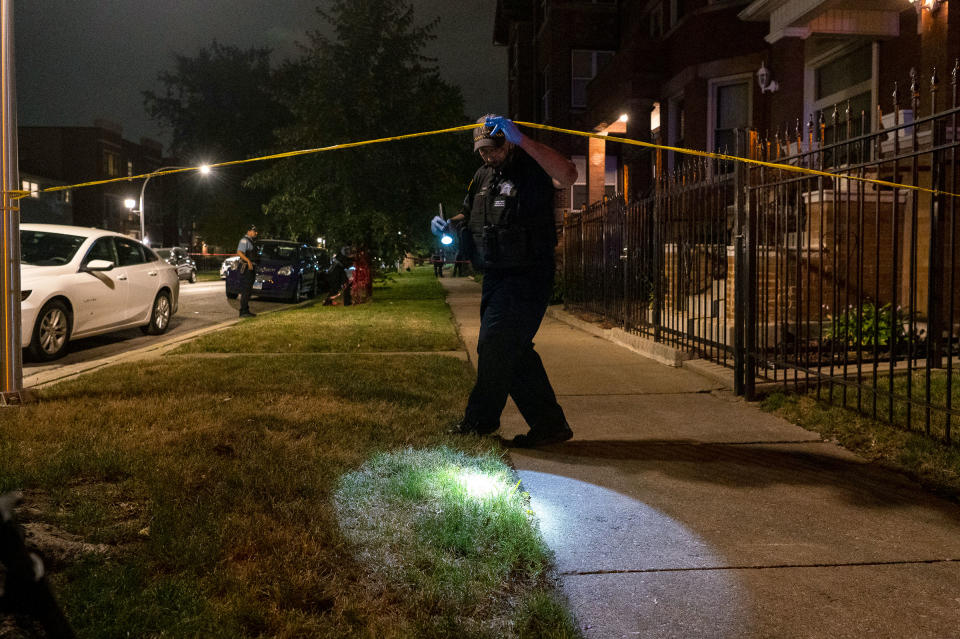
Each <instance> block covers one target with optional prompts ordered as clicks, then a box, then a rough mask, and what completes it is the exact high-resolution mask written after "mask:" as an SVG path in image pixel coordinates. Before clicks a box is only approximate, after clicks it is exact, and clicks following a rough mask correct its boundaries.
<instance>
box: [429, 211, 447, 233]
mask: <svg viewBox="0 0 960 639" xmlns="http://www.w3.org/2000/svg"><path fill="white" fill-rule="evenodd" d="M446 228H447V221H446V220H445V219H443V218H442V217H440V216H439V215H435V216H433V219H432V220H430V232H431V233H433V234H434V235H437V236H440V235H443V234H444V233H445V232H446V231H445V229H446Z"/></svg>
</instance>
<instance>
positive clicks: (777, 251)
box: [563, 69, 960, 441]
mask: <svg viewBox="0 0 960 639" xmlns="http://www.w3.org/2000/svg"><path fill="white" fill-rule="evenodd" d="M958 73H960V71H958V70H957V69H955V70H954V74H953V81H952V83H951V85H950V91H948V92H943V91H941V90H940V87H939V83H938V81H937V79H936V76H935V75H934V78H933V79H932V81H931V85H930V90H929V92H928V93H927V97H926V98H925V99H921V92H920V90H919V88H918V81H917V79H916V76H915V74H914V77H913V82H912V83H911V87H910V92H909V96H907V97H908V99H906V100H901V97H900V95H899V91H895V92H894V95H893V103H892V104H891V105H890V110H889V111H888V112H883V111H882V110H880V109H878V110H877V112H876V113H864V112H861V113H856V114H854V113H851V112H850V108H849V106H847V107H846V108H843V109H841V108H834V109H833V111H832V113H829V114H826V113H825V114H818V117H817V118H816V119H813V118H811V119H810V121H808V122H807V124H806V125H805V126H804V125H801V124H800V123H799V122H798V124H797V126H796V127H795V128H794V130H793V131H791V132H786V131H782V132H778V133H776V134H774V135H773V136H770V137H768V138H766V139H761V138H760V137H759V136H758V135H757V134H756V132H746V133H744V134H742V135H741V139H740V148H739V154H740V155H742V156H745V157H746V156H748V157H751V158H753V159H760V160H766V161H771V162H777V163H781V164H787V165H791V166H795V167H804V168H811V169H816V170H818V171H824V172H827V173H829V174H830V175H829V176H824V175H811V174H804V173H797V172H791V171H786V170H782V169H777V168H770V167H761V166H756V165H748V164H744V163H739V162H738V163H736V164H735V166H732V167H726V166H720V165H717V164H716V163H713V164H709V163H707V162H706V161H704V162H694V163H690V162H687V163H686V164H685V166H684V168H683V169H682V170H681V171H679V172H677V173H675V174H673V175H670V176H668V177H667V176H663V175H661V177H660V178H659V179H658V180H657V182H656V189H655V192H654V194H653V195H652V196H651V197H648V198H646V199H643V200H638V201H633V202H629V203H625V202H624V201H623V200H622V199H610V200H605V201H603V202H599V203H597V204H594V205H593V206H592V207H590V208H589V209H587V210H585V211H582V212H578V213H573V214H570V215H568V216H567V217H566V219H565V220H564V225H563V278H564V288H565V296H566V304H567V306H568V307H570V308H572V309H575V310H579V311H583V312H588V313H592V314H595V315H596V316H598V317H599V318H601V319H602V320H604V321H606V322H609V323H611V324H615V325H617V326H620V327H622V328H623V329H625V330H627V331H631V332H635V333H639V334H641V335H645V336H648V337H650V338H652V339H655V340H657V341H660V342H665V343H668V344H672V345H674V346H676V347H678V348H682V349H685V350H688V351H691V352H693V353H695V354H696V355H698V356H700V357H705V358H708V359H711V360H713V361H716V362H718V363H721V364H724V365H728V366H731V367H732V368H733V369H734V379H735V386H736V390H737V392H739V393H742V394H745V395H747V396H748V397H752V396H753V395H754V393H755V391H756V385H757V383H775V384H780V385H782V386H783V387H785V388H788V389H809V390H811V391H813V392H815V393H816V394H817V396H818V397H820V398H822V399H825V400H827V401H831V402H835V403H837V404H840V405H843V406H847V407H850V408H855V409H857V410H860V411H862V412H864V413H866V414H869V415H870V416H871V417H873V418H876V419H881V420H884V421H887V422H890V423H893V424H897V425H901V426H903V427H905V428H907V429H911V430H922V431H924V432H925V433H927V434H929V435H931V436H934V437H937V438H940V439H943V440H946V441H950V440H951V437H952V434H951V430H952V429H951V425H952V422H953V421H954V418H955V416H956V415H958V414H960V412H958V410H957V408H956V405H957V399H958V397H957V396H956V394H957V392H958V391H957V390H956V389H955V386H956V385H955V383H954V370H953V369H954V359H955V358H956V356H957V355H958V346H960V340H958V333H960V318H958V311H960V308H958V306H960V304H958V302H960V300H958V296H960V292H958V291H957V284H958V277H960V263H958V259H957V257H958V256H957V250H956V244H957V239H958V229H957V219H956V213H957V201H958V198H957V197H954V196H953V195H951V194H955V193H957V191H958V189H960V185H958V170H960V165H958V162H957V153H958V149H960V141H958V136H957V133H958V131H960V129H958V127H957V124H958V116H960V108H958V86H957V75H958ZM943 93H948V95H947V96H946V97H944V96H943ZM901 102H905V103H904V104H901ZM924 113H926V115H924ZM868 180H872V181H868ZM877 181H879V182H881V183H882V184H878V183H877ZM898 185H899V186H898ZM908 186H916V187H922V188H923V189H928V190H915V189H911V188H907V187H908ZM931 191H932V192H931Z"/></svg>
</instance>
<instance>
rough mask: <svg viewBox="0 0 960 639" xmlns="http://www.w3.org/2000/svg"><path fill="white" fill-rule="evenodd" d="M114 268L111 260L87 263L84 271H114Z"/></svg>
mask: <svg viewBox="0 0 960 639" xmlns="http://www.w3.org/2000/svg"><path fill="white" fill-rule="evenodd" d="M113 267H114V264H113V262H111V261H109V260H90V261H89V262H87V263H86V264H85V265H84V266H83V269H82V270H84V271H112V270H113Z"/></svg>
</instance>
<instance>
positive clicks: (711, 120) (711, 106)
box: [707, 73, 754, 155]
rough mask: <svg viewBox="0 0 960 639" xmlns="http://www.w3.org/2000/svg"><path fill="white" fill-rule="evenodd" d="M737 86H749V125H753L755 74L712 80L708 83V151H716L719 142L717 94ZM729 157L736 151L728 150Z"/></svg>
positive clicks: (738, 74)
mask: <svg viewBox="0 0 960 639" xmlns="http://www.w3.org/2000/svg"><path fill="white" fill-rule="evenodd" d="M737 84H746V85H747V124H746V126H748V127H749V126H751V125H752V124H753V97H754V96H753V74H752V73H736V74H733V75H727V76H721V77H717V78H711V79H710V80H709V82H708V83H707V86H708V90H707V150H708V151H710V152H711V153H713V152H715V151H716V141H717V115H718V114H717V106H718V105H719V101H718V100H717V92H718V91H719V90H720V89H722V88H723V87H729V86H734V85H737ZM728 152H729V155H734V154H735V153H736V149H728Z"/></svg>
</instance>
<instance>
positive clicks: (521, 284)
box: [463, 147, 568, 434]
mask: <svg viewBox="0 0 960 639" xmlns="http://www.w3.org/2000/svg"><path fill="white" fill-rule="evenodd" d="M555 192H556V189H555V188H554V186H553V180H552V179H551V178H550V176H549V175H548V174H547V173H546V172H545V171H544V170H543V169H542V168H541V167H540V165H539V164H537V162H536V161H535V160H533V158H531V157H530V156H529V155H528V154H527V153H526V152H525V151H524V150H523V149H521V148H519V147H514V148H513V150H512V151H511V156H510V157H509V158H508V159H507V161H506V162H505V163H504V165H503V166H501V167H500V168H493V167H490V166H486V165H485V166H482V167H480V169H478V170H477V172H476V174H474V177H473V181H472V182H471V183H470V187H469V188H468V192H467V197H466V199H465V200H464V203H463V213H464V215H465V216H466V227H465V228H464V232H463V242H464V245H465V246H464V250H465V251H466V252H468V254H469V255H470V256H471V261H472V262H473V265H474V267H476V268H477V269H480V270H482V271H483V289H482V294H481V300H480V317H481V323H480V336H479V343H478V345H477V354H478V356H479V357H478V362H477V383H476V385H475V386H474V387H473V391H472V392H471V393H470V399H469V401H468V402H467V409H466V413H465V416H464V425H465V426H467V427H468V428H470V429H472V430H474V431H476V432H479V433H492V432H493V431H495V430H497V429H498V428H499V427H500V414H501V413H502V412H503V408H504V406H505V405H506V402H507V395H508V394H509V395H510V396H511V397H513V400H514V402H515V403H516V404H517V408H519V409H520V413H521V414H522V415H523V417H524V419H525V420H526V421H527V424H529V425H530V430H531V433H534V434H542V433H550V432H554V431H558V430H562V429H565V428H568V426H567V423H566V419H565V417H564V414H563V409H561V408H560V405H559V404H558V403H557V398H556V395H555V394H554V391H553V387H552V386H551V385H550V380H549V379H548V378H547V373H546V371H545V370H544V368H543V363H542V362H541V360H540V356H539V355H538V354H537V352H536V351H535V350H534V348H533V347H534V344H533V337H534V335H536V333H537V330H538V329H539V328H540V322H541V321H542V320H543V316H544V313H545V312H546V310H547V304H548V303H549V302H550V297H551V295H552V293H553V277H554V250H555V247H556V244H557V236H556V227H555V224H554V219H553V197H554V194H555Z"/></svg>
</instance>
